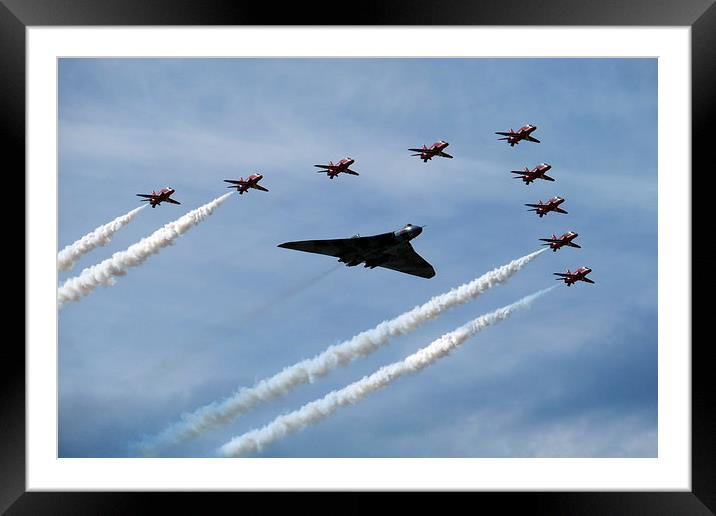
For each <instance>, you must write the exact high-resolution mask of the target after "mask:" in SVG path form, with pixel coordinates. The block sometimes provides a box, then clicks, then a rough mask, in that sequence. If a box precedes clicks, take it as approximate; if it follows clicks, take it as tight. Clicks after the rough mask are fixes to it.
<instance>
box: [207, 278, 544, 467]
mask: <svg viewBox="0 0 716 516" xmlns="http://www.w3.org/2000/svg"><path fill="white" fill-rule="evenodd" d="M554 288H556V287H550V288H548V289H545V290H541V291H539V292H536V293H534V294H532V295H529V296H527V297H524V298H522V299H520V300H519V301H517V302H516V303H513V304H511V305H507V306H504V307H502V308H498V309H497V310H495V311H494V312H490V313H489V314H486V315H483V316H481V317H478V318H477V319H473V320H472V321H470V322H469V323H467V324H465V325H463V326H461V327H459V328H458V329H456V330H454V331H451V332H450V333H446V334H445V335H443V336H442V337H440V338H439V339H437V340H434V341H433V342H432V343H431V344H430V345H428V346H426V347H424V348H422V349H419V350H418V351H417V352H416V353H413V354H412V355H410V356H408V357H407V358H405V359H404V360H402V361H400V362H394V363H393V364H390V365H387V366H385V367H381V368H380V369H379V370H378V371H376V372H375V373H373V374H372V375H370V376H365V377H363V378H362V379H361V380H358V381H357V382H354V383H352V384H350V385H348V386H347V387H344V388H343V389H340V390H337V391H332V392H330V393H328V394H327V395H326V396H324V397H323V398H321V399H319V400H316V401H312V402H310V403H307V404H306V405H304V406H303V407H301V408H300V409H298V410H296V411H294V412H291V413H289V414H284V415H282V416H279V417H277V418H276V419H274V420H273V421H272V422H271V423H269V424H268V425H266V426H264V427H263V428H260V429H257V430H252V431H250V432H247V433H245V434H243V435H240V436H238V437H235V438H233V439H232V440H231V441H229V442H228V443H226V444H225V445H224V446H222V447H221V448H220V450H219V451H220V453H221V454H222V455H225V456H229V457H238V456H242V455H246V454H249V453H256V452H258V451H261V449H262V448H263V447H264V446H266V445H267V444H270V443H272V442H274V441H277V440H279V439H282V438H284V437H286V436H288V435H290V434H293V433H295V432H298V431H299V430H303V429H304V428H306V427H308V426H310V425H313V424H315V423H317V422H319V421H321V420H323V419H325V418H327V417H328V416H330V415H331V414H333V413H334V412H335V411H337V410H338V409H339V408H341V407H344V406H346V405H349V404H354V403H357V402H359V401H361V400H362V399H363V398H365V397H366V396H368V395H369V394H371V393H372V392H375V391H377V390H378V389H382V388H384V387H386V386H388V385H389V384H390V383H392V382H393V381H395V380H397V379H398V378H400V377H401V376H404V375H407V374H413V373H417V372H418V371H421V370H423V369H425V368H426V367H428V366H429V365H432V364H434V363H435V362H437V361H438V360H439V359H441V358H442V357H444V356H446V355H448V354H449V353H450V352H451V351H452V350H453V349H455V348H457V347H458V346H460V345H461V344H463V343H464V342H465V341H466V340H467V339H468V338H470V337H472V336H473V335H475V334H476V333H477V332H479V331H481V330H483V329H484V328H486V327H488V326H490V325H492V324H496V323H498V322H500V321H504V320H505V319H507V318H508V317H509V316H510V315H511V314H512V313H513V312H515V311H516V310H519V309H521V308H526V307H527V306H529V305H530V304H531V303H532V301H534V300H535V299H537V298H538V297H540V296H542V295H544V294H546V293H547V292H549V291H550V290H552V289H554Z"/></svg>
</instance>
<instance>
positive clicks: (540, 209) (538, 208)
mask: <svg viewBox="0 0 716 516" xmlns="http://www.w3.org/2000/svg"><path fill="white" fill-rule="evenodd" d="M563 202H564V199H562V198H561V197H552V198H551V199H550V200H549V201H547V202H545V203H543V202H542V201H539V202H538V203H537V204H525V206H532V209H529V210H527V211H535V212H537V215H539V216H540V218H542V216H543V215H546V214H547V213H549V212H550V211H556V212H557V213H567V212H566V211H564V210H563V209H562V208H560V207H559V205H560V204H562V203H563Z"/></svg>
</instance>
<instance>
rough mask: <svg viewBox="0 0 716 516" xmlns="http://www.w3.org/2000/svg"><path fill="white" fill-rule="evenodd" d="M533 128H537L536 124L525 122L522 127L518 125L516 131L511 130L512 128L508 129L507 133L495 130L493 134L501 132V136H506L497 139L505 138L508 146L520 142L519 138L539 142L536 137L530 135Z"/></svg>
mask: <svg viewBox="0 0 716 516" xmlns="http://www.w3.org/2000/svg"><path fill="white" fill-rule="evenodd" d="M535 129H537V126H536V125H532V124H527V125H525V126H523V127H520V128H519V129H518V130H517V131H513V130H512V129H510V132H508V133H501V132H495V134H501V135H502V136H506V137H507V138H498V140H507V143H509V144H510V147H514V146H515V145H517V144H518V143H520V141H521V140H527V141H529V142H535V143H540V141H539V140H538V139H537V138H533V137H532V136H530V135H531V134H532V132H533V131H534V130H535Z"/></svg>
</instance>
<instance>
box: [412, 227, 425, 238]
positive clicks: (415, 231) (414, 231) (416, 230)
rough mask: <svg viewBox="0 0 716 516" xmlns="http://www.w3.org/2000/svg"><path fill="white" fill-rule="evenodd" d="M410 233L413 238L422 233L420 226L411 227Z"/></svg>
mask: <svg viewBox="0 0 716 516" xmlns="http://www.w3.org/2000/svg"><path fill="white" fill-rule="evenodd" d="M412 232H413V234H414V235H415V236H418V235H419V234H420V233H422V232H423V227H422V226H413V229H412Z"/></svg>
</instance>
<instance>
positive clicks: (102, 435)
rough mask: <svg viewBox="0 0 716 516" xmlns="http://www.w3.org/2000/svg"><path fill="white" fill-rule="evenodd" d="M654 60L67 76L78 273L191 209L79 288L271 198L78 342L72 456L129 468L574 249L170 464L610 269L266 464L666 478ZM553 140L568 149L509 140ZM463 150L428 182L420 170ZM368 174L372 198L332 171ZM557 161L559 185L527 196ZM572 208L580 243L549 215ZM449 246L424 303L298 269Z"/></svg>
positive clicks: (211, 66) (121, 295) (108, 308)
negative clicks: (622, 470) (423, 312)
mask: <svg viewBox="0 0 716 516" xmlns="http://www.w3.org/2000/svg"><path fill="white" fill-rule="evenodd" d="M656 106H657V62H656V60H655V59H397V60H396V59H345V60H342V59H196V60H182V59H172V60H169V59H165V60H154V59H61V60H60V64H59V149H60V150H59V192H58V193H59V206H60V209H59V245H60V248H62V247H64V246H65V245H67V244H69V243H71V242H73V241H74V240H76V239H77V238H79V237H81V236H82V235H84V234H85V233H87V232H89V231H91V230H92V229H94V228H95V227H97V226H99V225H100V224H103V223H105V222H108V221H110V220H112V219H113V218H115V217H117V216H118V215H121V214H123V213H126V212H127V211H129V210H130V209H132V208H134V207H136V205H137V204H138V203H137V199H138V198H137V197H135V195H134V194H135V193H145V192H150V191H151V190H152V189H159V188H162V187H164V186H171V187H173V188H175V189H176V193H175V194H174V197H175V198H176V199H177V200H179V201H181V202H182V205H181V206H173V205H166V204H163V205H162V206H159V207H158V208H157V209H154V210H152V209H145V210H144V211H143V212H142V213H140V214H139V216H138V217H137V218H136V219H135V220H134V221H133V222H132V223H131V224H129V225H128V226H127V227H126V228H124V229H122V230H121V231H120V232H119V233H117V234H116V235H115V237H114V239H113V241H112V243H111V244H110V245H108V246H107V247H102V248H99V249H97V250H95V251H93V252H91V253H89V254H88V255H86V256H85V257H84V258H83V259H82V260H81V261H80V262H79V263H78V265H77V266H76V267H75V268H74V269H73V270H72V271H69V272H67V273H61V274H60V276H59V280H60V283H62V282H64V280H65V279H67V278H69V277H72V276H75V275H77V274H78V273H79V272H80V271H81V270H82V268H84V267H87V266H90V265H93V264H95V263H98V262H99V261H101V260H103V259H105V258H107V257H109V256H110V255H111V254H112V253H113V252H115V251H119V250H123V249H125V248H127V247H128V246H129V245H131V244H132V243H134V242H136V241H138V240H140V239H141V238H142V237H144V236H146V235H148V234H150V233H151V232H153V231H154V230H155V229H157V228H158V227H160V226H161V225H163V224H165V223H166V222H169V221H172V220H175V219H177V218H179V217H180V216H181V215H183V214H184V213H186V212H187V211H188V210H190V209H193V208H195V207H198V206H200V205H202V204H204V203H206V202H208V201H210V200H212V199H214V198H216V197H218V196H219V195H221V194H223V193H224V192H225V191H226V189H225V184H224V183H223V182H222V179H227V178H238V177H240V176H243V177H246V176H247V175H248V174H250V173H252V172H254V171H260V172H261V173H263V174H264V176H265V177H264V180H263V182H262V184H264V185H265V186H266V187H267V188H269V189H270V192H269V193H263V192H257V191H251V192H249V194H248V195H243V196H238V195H234V196H232V197H231V198H230V199H229V200H228V201H227V202H226V203H225V204H224V205H222V206H221V207H220V208H219V209H218V210H217V211H216V212H215V213H214V215H212V216H211V218H210V219H208V220H207V221H206V222H204V223H202V224H200V225H199V226H197V227H196V228H194V229H192V230H190V231H189V232H188V233H187V234H185V235H184V236H183V237H181V238H180V239H179V240H178V241H177V242H176V243H175V244H174V245H173V246H171V247H169V248H166V249H164V250H163V251H161V252H160V253H159V254H157V255H155V256H152V257H150V258H149V259H148V260H147V261H146V262H145V263H144V264H143V265H141V266H139V267H136V268H133V269H131V270H130V272H129V273H128V274H127V275H126V276H124V277H121V278H119V279H118V281H117V284H116V285H114V286H112V287H100V288H98V289H97V290H95V291H94V292H93V293H92V294H90V295H89V296H88V297H86V298H84V299H82V300H80V301H79V302H75V303H69V304H68V305H67V306H66V307H64V308H63V309H62V311H61V312H60V314H59V409H60V412H59V414H60V421H59V453H60V456H64V457H88V456H89V457H114V456H119V457H123V456H127V455H129V454H130V451H129V448H128V443H130V442H132V441H136V440H138V439H140V438H141V437H142V436H145V435H154V434H156V433H158V432H159V431H161V430H163V429H164V428H165V427H166V426H167V425H169V424H171V423H173V422H175V421H176V420H177V419H178V418H179V417H180V415H181V414H182V413H183V412H187V411H193V410H194V409H196V408H198V407H199V406H201V405H204V404H206V403H209V402H211V401H215V400H220V399H222V398H224V397H225V396H228V395H229V394H231V393H232V392H233V391H234V390H235V389H237V388H239V387H241V386H250V385H252V384H253V383H255V382H256V381H257V380H260V379H262V378H264V377H266V376H270V375H273V374H274V373H276V372H278V371H279V370H281V369H283V368H284V367H286V366H289V365H291V364H293V363H295V362H296V361H298V360H301V359H303V358H307V357H310V356H313V355H315V354H317V353H320V352H321V351H323V350H324V349H325V348H326V347H327V346H328V345H330V344H335V343H338V342H341V341H343V340H345V339H347V338H349V337H351V336H353V335H355V334H356V333H358V332H360V331H362V330H366V329H369V328H372V327H373V326H375V325H376V324H377V323H379V322H381V321H383V320H384V319H388V318H392V317H393V316H395V315H398V314H400V313H402V312H404V311H406V310H408V309H410V308H413V307H414V306H415V305H417V304H421V303H423V302H424V301H426V300H428V299H429V298H430V297H431V296H433V295H437V294H440V293H443V292H446V291H448V290H450V289H451V288H453V287H455V286H457V285H460V284H462V283H464V282H466V281H470V280H472V279H473V278H475V277H477V276H479V275H481V274H482V273H484V272H486V271H487V270H489V269H492V268H493V267H496V266H498V265H502V264H504V263H507V262H508V261H510V260H512V259H514V258H517V257H519V256H523V255H525V254H527V253H529V252H531V251H533V250H535V249H537V248H538V247H539V243H540V242H539V241H538V240H537V239H538V238H542V237H547V236H549V235H551V234H552V233H556V234H557V235H559V234H561V233H563V232H565V231H568V230H573V231H576V232H578V233H579V235H580V236H579V237H578V239H577V243H579V244H580V245H582V249H562V250H560V251H558V252H557V253H552V252H548V253H544V255H542V256H540V257H539V258H538V259H537V260H536V261H535V262H533V263H532V264H530V265H529V266H528V267H527V268H526V269H525V270H523V271H522V272H520V273H519V274H518V275H517V276H515V277H514V278H513V279H512V280H511V281H510V282H509V283H508V284H506V285H503V286H498V287H495V288H493V289H491V290H490V291H489V292H488V293H486V294H485V295H483V296H481V297H480V298H478V299H477V300H475V301H474V302H471V303H468V304H466V305H464V306H461V307H459V308H456V309H453V310H451V311H449V312H447V313H446V314H444V315H443V316H441V317H440V318H439V319H437V320H435V321H432V322H430V323H428V324H425V325H424V326H422V327H421V328H420V329H419V330H418V331H416V332H415V333H413V334H411V335H408V336H404V337H401V338H398V339H394V340H393V341H392V342H391V344H390V345H389V346H387V347H384V348H382V349H381V350H379V351H378V352H376V353H374V354H373V355H371V356H370V357H367V358H364V359H360V360H357V361H355V362H354V363H352V364H351V365H350V366H349V367H346V368H343V369H339V370H337V371H335V372H333V373H332V374H330V375H329V376H327V377H325V378H323V379H321V380H320V381H318V382H316V383H314V384H311V385H307V386H303V387H300V388H298V389H296V390H295V391H294V392H292V393H291V394H290V395H288V396H286V397H285V398H283V399H281V400H279V401H276V402H274V403H271V404H267V405H264V406H262V407H259V408H257V409H256V410H254V411H252V412H250V413H248V414H246V415H245V416H243V417H242V418H241V419H239V420H237V421H235V422H233V423H232V424H229V425H227V426H225V427H222V428H220V429H216V430H213V431H211V432H208V433H207V434H205V435H204V436H202V437H201V438H198V439H196V440H194V441H192V442H190V443H188V444H184V445H181V446H176V447H174V448H171V449H169V450H167V452H166V453H167V455H171V456H179V457H185V456H214V454H215V451H216V449H217V448H218V447H219V446H220V445H222V444H224V443H225V442H226V441H228V440H229V439H230V438H231V437H232V436H235V435H239V434H241V433H244V432H245V431H248V430H251V429H253V428H255V427H257V426H263V425H264V424H266V423H268V422H270V421H271V420H273V418H274V417H276V416H277V415H279V414H282V413H285V412H288V411H291V410H294V409H295V408H298V407H299V406H300V405H302V404H303V403H305V402H308V401H311V400H313V399H315V398H318V397H322V396H323V395H324V394H326V393H327V392H328V391H330V390H332V389H335V388H341V387H343V386H345V385H347V384H348V383H351V382H353V381H355V380H358V379H360V378H361V377H363V375H365V374H370V373H371V372H373V371H374V370H376V369H377V368H378V367H380V366H382V365H385V364H388V363H390V362H393V361H396V360H399V359H401V358H403V357H405V356H406V355H408V354H410V353H412V352H414V351H415V350H417V349H418V348H420V347H422V346H424V345H427V344H428V343H430V342H431V341H432V340H433V339H434V338H436V337H438V336H440V335H442V334H443V333H445V332H447V331H450V330H452V329H454V328H455V327H457V326H459V325H461V324H463V323H464V322H466V321H467V320H469V319H472V318H474V317H476V316H478V315H480V314H483V313H486V312H488V311H491V310H493V309H494V308H497V307H499V306H502V305H504V304H508V303H511V302H513V301H516V300H517V299H519V298H521V297H523V296H524V295H527V294H530V293H532V292H534V291H536V290H539V289H542V288H544V287H545V286H551V284H552V283H554V280H553V279H552V278H553V276H552V272H556V271H563V270H565V269H566V268H568V267H569V268H572V269H573V268H576V267H578V266H580V265H586V266H589V267H591V268H593V270H594V272H593V273H592V274H591V277H593V278H594V280H595V281H596V282H597V284H595V285H585V284H578V285H576V286H574V287H571V288H569V289H568V288H566V287H564V288H560V289H557V290H555V291H553V292H551V293H550V294H548V295H547V296H545V297H544V298H542V299H541V300H540V301H539V302H538V303H537V304H536V305H535V306H534V307H533V308H532V309H530V310H529V311H527V312H520V313H518V314H516V315H515V316H513V317H512V318H511V319H510V320H508V321H506V322H504V323H502V324H500V325H497V326H494V327H492V328H489V329H488V330H486V331H484V332H482V333H480V334H479V335H477V336H476V337H475V338H473V339H471V340H470V341H469V342H468V343H467V344H465V345H464V346H462V347H461V348H460V349H459V350H457V351H456V352H454V353H453V354H452V355H450V356H449V357H446V358H445V359H443V360H441V361H440V362H439V363H437V364H436V365H434V366H432V367H431V368H429V369H427V370H425V371H423V372H422V373H420V374H418V375H414V376H411V377H407V378H403V379H401V380H399V381H397V382H396V383H394V384H393V385H391V386H390V387H388V388H386V389H385V390H383V391H380V392H377V393H375V394H373V395H372V396H370V397H369V398H367V399H366V400H365V401H363V402H361V403H359V404H357V405H355V406H352V407H348V408H346V409H343V410H340V411H339V412H338V413H337V414H336V415H334V416H332V417H331V418H329V419H327V420H325V421H323V422H321V423H319V424H317V425H315V426H313V427H310V428H308V429H306V430H304V431H302V432H300V433H298V434H295V435H293V436H291V437H289V438H287V439H285V440H283V441H280V442H277V443H275V444H273V445H271V446H270V447H268V448H267V449H265V450H264V451H263V452H262V453H261V454H260V455H259V456H262V457H622V456H626V457H653V456H656V453H657V138H656V136H657V107H656ZM526 122H530V123H534V124H536V125H537V126H538V127H539V129H538V130H537V132H536V133H535V136H536V137H537V138H539V139H540V140H541V141H542V143H541V144H528V143H521V144H520V145H518V146H516V147H514V148H510V147H509V146H508V145H506V144H505V142H500V141H497V139H496V138H497V135H495V134H494V131H501V130H507V129H509V128H510V127H512V128H515V129H517V128H518V127H520V126H521V125H523V124H524V123H526ZM438 139H445V140H447V141H449V142H450V147H449V148H448V149H447V151H448V152H450V153H451V154H452V155H454V156H455V159H453V160H446V159H434V160H432V161H431V162H428V163H427V164H424V163H423V162H422V161H420V160H419V159H418V158H415V157H411V156H410V152H409V151H407V148H408V147H414V146H420V145H422V144H428V145H429V144H431V143H433V142H434V141H436V140H438ZM345 156H351V157H353V158H354V159H355V160H356V163H355V165H354V167H352V168H353V169H355V170H357V171H358V172H359V173H360V174H361V175H360V176H359V177H354V176H346V175H340V176H338V178H336V179H334V180H332V181H331V180H328V179H327V178H326V176H325V175H320V174H316V173H315V170H316V169H314V168H313V166H312V165H313V164H315V163H325V162H327V161H328V160H333V161H334V162H335V161H336V160H339V159H341V158H343V157H345ZM542 161H546V162H548V163H550V164H551V165H552V170H551V171H550V175H551V176H553V177H555V178H556V180H557V181H556V182H554V183H549V182H544V181H541V182H540V181H538V182H535V183H532V184H530V185H529V186H525V185H524V184H523V183H522V182H520V181H514V180H513V179H511V176H512V174H510V173H509V171H510V170H517V169H520V168H523V167H524V166H529V167H530V168H532V167H534V166H535V165H536V164H538V163H539V162H542ZM553 195H559V196H561V197H564V198H565V199H566V201H565V203H564V205H563V207H564V208H565V209H566V210H567V211H569V214H568V215H559V214H548V215H547V216H546V217H543V218H541V219H540V218H538V217H537V216H536V215H535V214H534V213H531V212H527V211H526V208H525V207H524V206H523V204H524V203H530V202H536V201H537V200H539V199H542V200H546V199H548V198H549V197H551V196H553ZM406 223H413V224H420V225H423V224H425V225H427V227H426V228H425V231H424V232H423V234H422V235H420V236H419V237H418V238H417V239H416V240H415V241H413V246H414V247H415V249H416V251H417V252H418V253H419V254H420V255H421V256H423V257H424V258H425V259H426V260H428V261H429V262H430V263H431V264H432V265H433V266H434V267H435V269H436V271H437V275H436V276H435V277H434V278H432V279H430V280H425V279H422V278H417V277H413V276H409V275H404V274H399V273H396V272H394V271H391V270H387V269H381V268H376V269H373V270H369V269H364V268H363V267H356V268H346V267H342V266H341V267H336V261H335V260H332V259H331V258H328V257H324V256H319V255H311V254H306V253H298V252H293V251H289V250H286V249H281V248H278V247H276V246H277V244H279V243H281V242H286V241H290V240H303V239H311V238H341V237H347V236H350V235H353V234H355V233H360V234H361V235H371V234H376V233H383V232H386V231H392V230H394V229H397V228H399V227H402V226H403V225H404V224H406Z"/></svg>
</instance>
